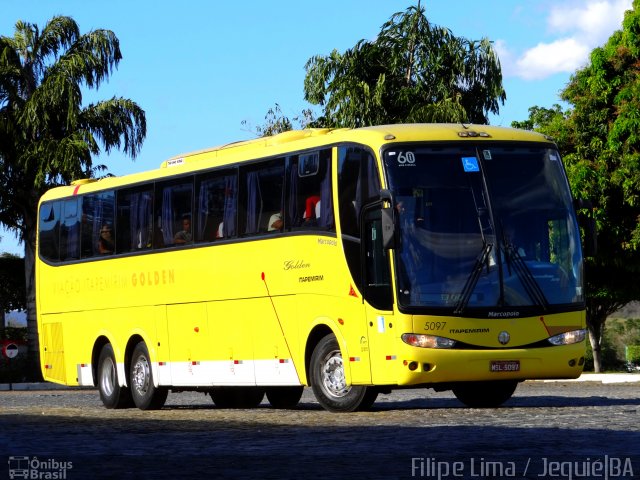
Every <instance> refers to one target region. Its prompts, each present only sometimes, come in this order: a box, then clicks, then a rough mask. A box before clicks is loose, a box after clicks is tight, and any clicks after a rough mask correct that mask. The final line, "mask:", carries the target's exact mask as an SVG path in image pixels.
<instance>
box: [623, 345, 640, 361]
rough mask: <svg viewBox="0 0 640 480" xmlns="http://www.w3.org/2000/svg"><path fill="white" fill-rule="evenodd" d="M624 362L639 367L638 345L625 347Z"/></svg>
mask: <svg viewBox="0 0 640 480" xmlns="http://www.w3.org/2000/svg"><path fill="white" fill-rule="evenodd" d="M626 360H627V362H628V363H631V364H633V365H640V345H629V346H627V350H626Z"/></svg>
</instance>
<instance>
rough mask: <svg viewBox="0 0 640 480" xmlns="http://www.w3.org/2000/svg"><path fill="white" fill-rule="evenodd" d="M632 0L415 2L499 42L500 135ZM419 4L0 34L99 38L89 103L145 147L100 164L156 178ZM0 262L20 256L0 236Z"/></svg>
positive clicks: (120, 21) (203, 6) (128, 21)
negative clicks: (121, 121)
mask: <svg viewBox="0 0 640 480" xmlns="http://www.w3.org/2000/svg"><path fill="white" fill-rule="evenodd" d="M631 2H632V0H563V1H560V2H558V1H557V0H556V1H554V0H484V1H482V2H478V1H475V0H456V1H454V2H452V1H443V0H422V1H421V3H422V5H424V6H425V7H426V14H427V18H428V19H429V20H430V21H431V22H432V23H434V24H437V25H440V26H443V27H447V28H449V29H450V30H452V32H453V33H454V34H455V35H457V36H462V37H466V38H469V39H480V38H483V37H487V38H489V39H490V40H492V41H493V42H495V46H496V49H497V50H498V53H499V56H500V60H501V63H502V70H503V77H504V79H503V83H504V87H505V89H506V92H507V101H506V103H505V104H504V105H503V106H502V107H501V108H500V114H499V115H497V116H494V117H492V118H491V123H492V124H495V125H504V126H510V124H511V122H512V121H514V120H524V119H526V118H527V117H528V108H529V107H531V106H533V105H539V106H543V107H550V106H551V105H553V104H554V103H559V98H558V93H559V92H560V91H561V90H562V89H563V88H564V86H565V85H566V84H567V82H568V80H569V78H570V75H571V74H572V73H573V72H574V71H575V70H576V69H577V68H579V67H580V66H582V65H584V64H585V63H586V62H587V60H588V55H589V52H590V51H591V50H592V49H593V48H594V47H596V46H599V45H602V44H603V43H604V42H605V41H606V40H607V38H608V37H609V36H610V35H611V33H613V31H615V30H617V29H619V28H620V26H621V21H622V16H623V12H624V11H625V10H626V9H628V8H631ZM416 3H417V0H413V1H412V0H324V1H322V2H301V1H300V0H271V1H264V0H261V1H260V0H245V1H244V2H230V1H216V0H186V1H182V2H178V1H176V0H167V1H163V0H155V1H151V0H134V1H132V0H110V1H109V2H93V1H87V0H0V7H1V8H0V12H1V13H0V35H4V36H12V35H13V33H14V26H15V22H16V21H17V20H24V21H27V22H30V23H35V24H37V25H39V26H41V27H42V26H44V24H45V23H46V21H47V20H49V19H50V18H51V17H52V16H54V15H69V16H72V17H73V18H74V19H75V20H76V22H78V24H79V26H80V30H81V31H82V32H83V33H86V32H88V31H89V30H93V29H98V28H105V29H110V30H113V31H114V32H115V34H116V35H117V36H118V38H119V39H120V47H121V50H122V54H123V59H122V61H121V62H120V65H119V67H118V70H117V71H115V72H114V73H113V75H112V76H111V78H110V80H109V82H108V83H107V84H105V85H103V86H101V88H100V89H99V90H98V91H97V92H88V93H86V94H85V96H84V100H85V103H91V102H95V101H98V100H101V99H106V98H110V97H112V96H122V97H125V98H130V99H132V100H134V101H135V102H137V103H138V104H139V105H140V107H141V108H143V109H144V110H145V112H146V118H147V138H146V140H145V143H144V146H143V148H142V151H141V152H140V154H139V156H138V158H137V159H136V160H135V162H132V161H131V160H130V159H128V158H127V157H126V156H124V155H122V154H120V153H119V152H112V153H111V155H108V156H106V155H103V156H101V157H100V158H99V159H98V160H97V163H104V164H106V165H107V166H108V167H109V171H110V172H111V173H113V174H115V175H124V174H127V173H132V172H137V171H142V170H148V169H152V168H156V167H157V166H158V165H159V164H160V163H161V162H162V161H163V160H165V159H167V158H169V157H172V156H174V155H177V154H179V153H183V152H187V151H192V150H198V149H202V148H206V147H210V146H214V145H220V144H224V143H228V142H232V141H236V140H243V139H248V138H252V137H253V136H254V135H253V134H252V133H251V130H250V128H248V127H247V126H246V125H243V124H242V122H243V121H246V122H247V124H248V125H253V126H254V127H255V126H256V125H261V124H262V123H263V122H264V116H265V114H266V112H267V110H268V109H269V108H271V107H273V106H274V104H275V103H278V104H279V105H280V106H281V108H282V110H283V112H284V113H285V114H286V115H288V116H290V117H294V116H296V115H297V114H298V113H299V112H300V111H301V110H302V109H303V108H307V107H308V106H309V105H308V104H307V103H306V102H305V101H304V95H303V80H304V74H305V71H304V65H305V63H306V62H307V60H308V59H309V58H310V57H312V56H314V55H326V54H329V53H330V52H331V51H332V50H333V49H337V50H338V51H344V50H346V49H348V48H351V47H352V46H353V45H355V43H356V42H357V41H358V40H360V39H374V38H375V36H376V34H377V33H378V32H379V30H380V27H381V25H382V24H383V23H384V22H386V21H387V20H388V19H389V17H391V15H392V14H393V13H395V12H398V11H404V10H405V9H406V8H407V7H408V6H410V5H415V4H416ZM0 237H1V238H0V252H4V251H8V252H12V253H18V254H22V248H21V246H20V245H18V243H17V241H16V239H15V237H14V236H13V234H12V233H9V232H5V231H2V230H0Z"/></svg>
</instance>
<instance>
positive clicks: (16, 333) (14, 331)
mask: <svg viewBox="0 0 640 480" xmlns="http://www.w3.org/2000/svg"><path fill="white" fill-rule="evenodd" d="M0 340H15V341H17V342H20V343H27V329H26V328H24V327H20V328H19V327H7V328H5V329H4V334H3V335H2V337H0Z"/></svg>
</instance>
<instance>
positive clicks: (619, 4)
mask: <svg viewBox="0 0 640 480" xmlns="http://www.w3.org/2000/svg"><path fill="white" fill-rule="evenodd" d="M630 8H632V0H588V1H579V2H578V1H572V2H566V3H564V4H562V5H560V6H553V7H552V8H551V10H550V12H549V16H548V18H547V26H548V28H549V34H550V35H553V36H557V37H559V38H557V39H556V40H554V41H551V42H547V43H538V44H537V45H536V46H535V47H532V48H530V49H528V50H527V51H525V52H524V53H522V54H520V55H516V54H514V53H513V52H509V50H508V49H507V48H506V45H501V48H502V51H503V52H506V53H507V55H506V57H504V58H503V57H502V56H501V57H500V59H501V63H502V65H503V73H504V75H505V77H508V76H516V77H520V78H523V79H525V80H539V79H542V78H546V77H549V76H551V75H554V74H556V73H573V72H575V71H576V70H577V69H578V68H580V67H581V66H583V65H585V64H586V63H587V61H588V59H589V54H590V53H591V50H593V49H594V48H595V47H597V46H599V45H603V44H604V43H605V42H606V41H607V39H608V38H609V37H610V36H611V34H612V33H613V32H614V31H616V30H619V29H620V28H621V26H622V20H623V18H624V12H625V11H626V10H629V9H630ZM498 53H499V54H501V51H500V50H498Z"/></svg>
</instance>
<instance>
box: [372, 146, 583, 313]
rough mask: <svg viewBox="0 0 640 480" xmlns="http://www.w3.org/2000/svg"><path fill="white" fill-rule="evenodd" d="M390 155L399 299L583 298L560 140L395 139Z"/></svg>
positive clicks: (500, 307)
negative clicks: (434, 142)
mask: <svg viewBox="0 0 640 480" xmlns="http://www.w3.org/2000/svg"><path fill="white" fill-rule="evenodd" d="M384 162H385V169H386V174H387V179H388V182H389V186H390V189H391V191H392V193H393V196H394V199H395V208H396V209H397V213H398V223H397V226H398V229H399V238H400V242H399V244H398V245H397V248H396V251H395V259H396V262H395V269H396V278H397V282H396V284H397V288H398V303H399V306H400V308H401V309H403V308H404V309H409V310H416V309H419V311H420V312H425V313H428V311H429V309H438V311H439V312H442V309H446V310H449V312H447V313H449V314H453V315H462V314H465V315H473V314H474V312H475V313H478V314H481V315H482V316H484V315H485V314H486V312H489V313H490V315H489V316H491V312H493V314H495V315H496V316H500V313H501V312H503V313H506V312H508V313H509V314H512V313H513V312H518V313H520V312H521V311H522V313H525V312H527V311H529V312H531V314H534V313H532V312H534V311H535V312H536V313H535V314H538V313H539V314H542V313H550V312H554V311H556V312H557V311H561V310H566V309H570V308H573V307H576V306H577V305H583V301H584V299H583V289H582V260H581V259H582V255H581V252H580V233H579V229H578V225H577V223H576V220H575V215H574V213H573V206H572V203H571V196H570V193H569V187H568V184H567V180H566V177H565V174H564V170H563V168H562V164H561V161H560V156H559V154H558V152H557V151H556V150H555V149H551V148H549V145H541V146H540V145H536V144H526V145H523V144H508V145H507V146H505V144H501V145H498V144H492V143H481V144H473V145H470V144H465V145H455V146H448V145H429V146H425V145H424V144H423V145H410V144H408V145H393V146H392V147H390V148H389V149H387V150H386V151H385V153H384ZM478 309H481V310H478ZM480 312H484V313H480Z"/></svg>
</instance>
